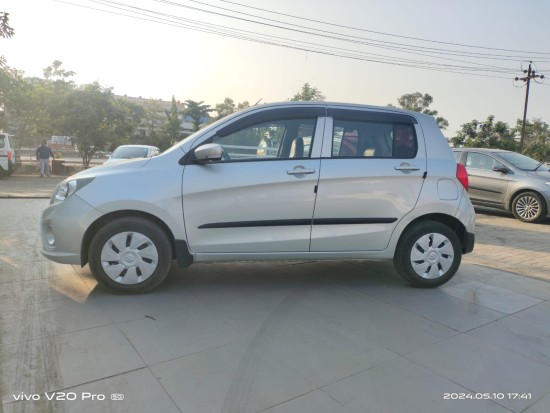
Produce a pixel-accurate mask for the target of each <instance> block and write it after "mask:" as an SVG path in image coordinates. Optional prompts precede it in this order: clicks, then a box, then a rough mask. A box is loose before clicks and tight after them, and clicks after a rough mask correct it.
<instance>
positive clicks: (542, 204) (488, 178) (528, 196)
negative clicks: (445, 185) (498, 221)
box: [453, 148, 550, 222]
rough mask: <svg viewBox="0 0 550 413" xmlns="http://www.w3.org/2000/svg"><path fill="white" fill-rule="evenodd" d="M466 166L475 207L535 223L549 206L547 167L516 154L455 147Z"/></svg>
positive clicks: (548, 175) (548, 173)
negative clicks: (509, 214) (504, 212)
mask: <svg viewBox="0 0 550 413" xmlns="http://www.w3.org/2000/svg"><path fill="white" fill-rule="evenodd" d="M453 152H454V154H455V157H456V160H457V162H460V163H462V164H463V165H465V166H466V170H467V171H468V179H469V185H470V190H469V195H470V199H471V201H472V203H473V204H474V205H479V206H486V207H492V208H499V209H504V210H507V211H512V213H513V214H514V216H515V217H516V218H517V219H519V220H521V221H523V222H538V221H540V220H542V219H544V218H545V217H546V215H547V214H548V211H549V206H550V168H549V167H548V166H547V165H545V164H543V163H542V162H539V161H536V160H534V159H531V158H529V157H527V156H525V155H521V154H519V153H517V152H511V151H504V150H498V149H477V148H454V149H453Z"/></svg>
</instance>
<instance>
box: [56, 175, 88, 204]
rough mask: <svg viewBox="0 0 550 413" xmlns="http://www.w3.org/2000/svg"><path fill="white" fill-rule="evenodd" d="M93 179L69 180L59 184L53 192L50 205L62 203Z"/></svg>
mask: <svg viewBox="0 0 550 413" xmlns="http://www.w3.org/2000/svg"><path fill="white" fill-rule="evenodd" d="M93 180H94V178H81V179H70V180H66V181H63V182H60V183H59V184H58V185H57V186H56V187H55V190H54V191H53V194H52V198H51V199H50V205H52V204H56V203H58V202H63V201H64V200H66V199H67V198H68V197H70V196H71V195H72V194H74V193H75V192H76V191H78V190H79V189H81V188H84V187H85V186H86V185H88V184H89V183H90V182H92V181H93Z"/></svg>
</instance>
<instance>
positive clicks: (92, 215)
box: [40, 194, 103, 265]
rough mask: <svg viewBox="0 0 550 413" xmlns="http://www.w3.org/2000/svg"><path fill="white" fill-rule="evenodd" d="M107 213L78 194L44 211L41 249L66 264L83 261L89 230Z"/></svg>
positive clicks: (46, 255)
mask: <svg viewBox="0 0 550 413" xmlns="http://www.w3.org/2000/svg"><path fill="white" fill-rule="evenodd" d="M102 215H103V214H102V213H101V212H100V211H98V210H96V209H95V208H93V207H92V206H91V205H89V204H88V203H86V202H85V201H83V200H82V198H80V197H79V196H78V195H76V194H74V195H72V196H70V197H69V198H67V199H66V200H65V201H63V202H60V203H57V204H53V205H50V206H49V207H48V208H46V209H45V210H44V212H42V216H41V219H40V232H41V237H42V250H41V253H42V255H43V256H44V257H46V258H48V259H50V260H52V261H55V262H59V263H62V264H73V265H81V263H82V262H81V256H80V252H81V245H82V240H83V238H84V234H85V233H86V230H87V229H88V228H89V227H90V225H91V224H92V223H93V222H94V221H96V220H97V219H98V218H100V217H101V216H102Z"/></svg>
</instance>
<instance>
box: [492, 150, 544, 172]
mask: <svg viewBox="0 0 550 413" xmlns="http://www.w3.org/2000/svg"><path fill="white" fill-rule="evenodd" d="M498 155H499V156H500V157H501V158H502V159H504V160H505V161H506V162H508V163H510V164H512V165H513V166H515V167H516V168H518V169H521V170H523V171H534V170H537V169H538V170H539V171H540V170H543V171H547V170H548V167H547V166H545V165H544V164H543V163H542V162H539V161H536V160H534V159H532V158H529V157H528V156H525V155H521V154H519V153H516V152H502V153H499V154H498Z"/></svg>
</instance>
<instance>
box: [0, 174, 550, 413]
mask: <svg viewBox="0 0 550 413" xmlns="http://www.w3.org/2000/svg"><path fill="white" fill-rule="evenodd" d="M37 182H39V183H40V186H39V187H38V188H36V189H34V190H33V189H32V187H33V185H36V183H37ZM56 183H57V179H53V178H52V179H49V180H48V179H44V180H42V181H41V180H40V179H39V178H18V177H14V179H13V180H12V179H11V178H10V180H9V181H6V180H0V194H1V193H4V194H8V195H9V194H11V195H12V196H13V194H14V193H17V194H19V195H20V198H18V199H14V198H6V197H4V198H0V214H1V215H2V219H0V371H1V372H2V374H1V375H0V397H1V400H2V404H0V412H2V413H4V412H5V413H15V412H39V413H42V412H55V413H57V412H92V413H94V412H98V413H99V412H105V411H110V412H136V413H141V412H143V413H148V412H186V413H187V412H190V413H203V412H222V413H228V412H235V413H249V412H250V413H257V412H265V413H282V412H287V413H293V412H296V413H359V412H360V413H364V412H392V413H400V412H407V413H409V412H411V411H418V412H438V413H439V412H443V413H446V412H456V413H458V412H464V411H468V412H474V413H477V412H479V413H485V412H495V413H510V412H525V413H543V412H544V413H546V412H548V411H550V323H548V320H549V319H550V282H547V281H542V280H539V279H536V278H534V277H541V278H548V275H549V272H548V267H545V265H547V264H545V262H544V257H546V256H547V255H545V254H548V251H549V248H548V247H546V243H547V240H548V232H549V230H550V225H549V224H548V222H546V223H544V224H541V225H527V224H522V223H520V222H518V221H515V220H513V219H511V218H509V217H507V216H506V215H505V214H504V215H503V214H494V215H489V214H480V215H479V216H478V231H477V236H478V244H477V246H476V251H475V252H474V253H473V254H470V255H469V256H467V257H465V260H464V261H465V262H464V263H463V264H462V266H461V268H460V270H459V272H458V273H457V275H456V276H455V277H454V278H453V280H451V281H450V282H449V283H448V284H446V285H445V286H442V287H440V288H437V289H433V290H423V289H415V288H410V287H408V286H406V285H405V284H404V283H403V282H402V280H401V279H400V278H399V277H398V276H397V274H396V273H395V271H394V269H393V267H392V266H391V265H390V264H387V263H382V262H367V261H365V262H357V261H346V262H277V263H256V264H253V263H232V264H195V265H192V266H191V267H190V268H188V269H186V270H185V271H179V270H177V269H173V270H172V271H171V273H170V275H169V278H168V279H167V280H166V282H165V283H164V284H163V285H162V286H161V287H160V288H159V289H158V290H155V291H154V292H152V293H150V294H146V295H141V296H130V297H128V296H118V295H113V294H109V293H107V292H105V291H103V290H101V289H100V288H99V287H98V286H97V284H96V282H95V280H94V279H93V277H92V276H91V274H90V272H89V270H88V268H87V267H84V268H80V267H78V266H68V265H60V264H56V263H53V262H51V261H47V260H45V259H44V258H43V257H41V255H40V253H39V249H40V245H41V242H40V238H39V231H38V225H39V224H38V220H39V214H40V211H41V210H42V209H43V208H45V207H46V206H47V205H48V202H49V201H48V199H30V198H23V197H21V196H23V195H25V194H26V195H28V196H32V194H35V192H33V191H38V192H37V193H38V194H39V195H42V194H43V193H44V191H45V186H51V187H52V188H53V186H55V184H56ZM12 185H16V186H17V187H18V188H19V189H17V188H12V189H9V187H10V186H12ZM2 191H3V192H2ZM44 196H45V197H48V196H49V194H46V195H44ZM493 254H494V255H493ZM499 254H500V255H499ZM530 254H533V255H530ZM520 257H523V258H524V259H522V258H520ZM534 257H540V260H539V262H538V264H537V265H534V264H533V262H534V261H533V262H531V258H534ZM476 261H479V264H478V263H476V264H472V262H476ZM500 266H505V267H506V271H505V270H502V269H495V268H499V267H500ZM518 274H519V275H518ZM45 392H47V395H48V397H50V398H51V397H52V395H54V400H48V399H47V397H46V394H45ZM54 392H55V394H54ZM111 395H114V396H113V397H114V398H115V399H117V398H121V397H122V396H123V397H124V400H122V401H120V400H111ZM92 397H95V400H92ZM103 397H104V398H105V399H104V400H103V399H102V398H103ZM37 398H38V399H37ZM66 398H76V400H74V401H67V400H64V399H66ZM460 398H463V400H459V399H460ZM470 398H471V399H470ZM29 399H30V400H29ZM33 399H34V400H33ZM55 399H58V400H55ZM59 399H61V400H59Z"/></svg>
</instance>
